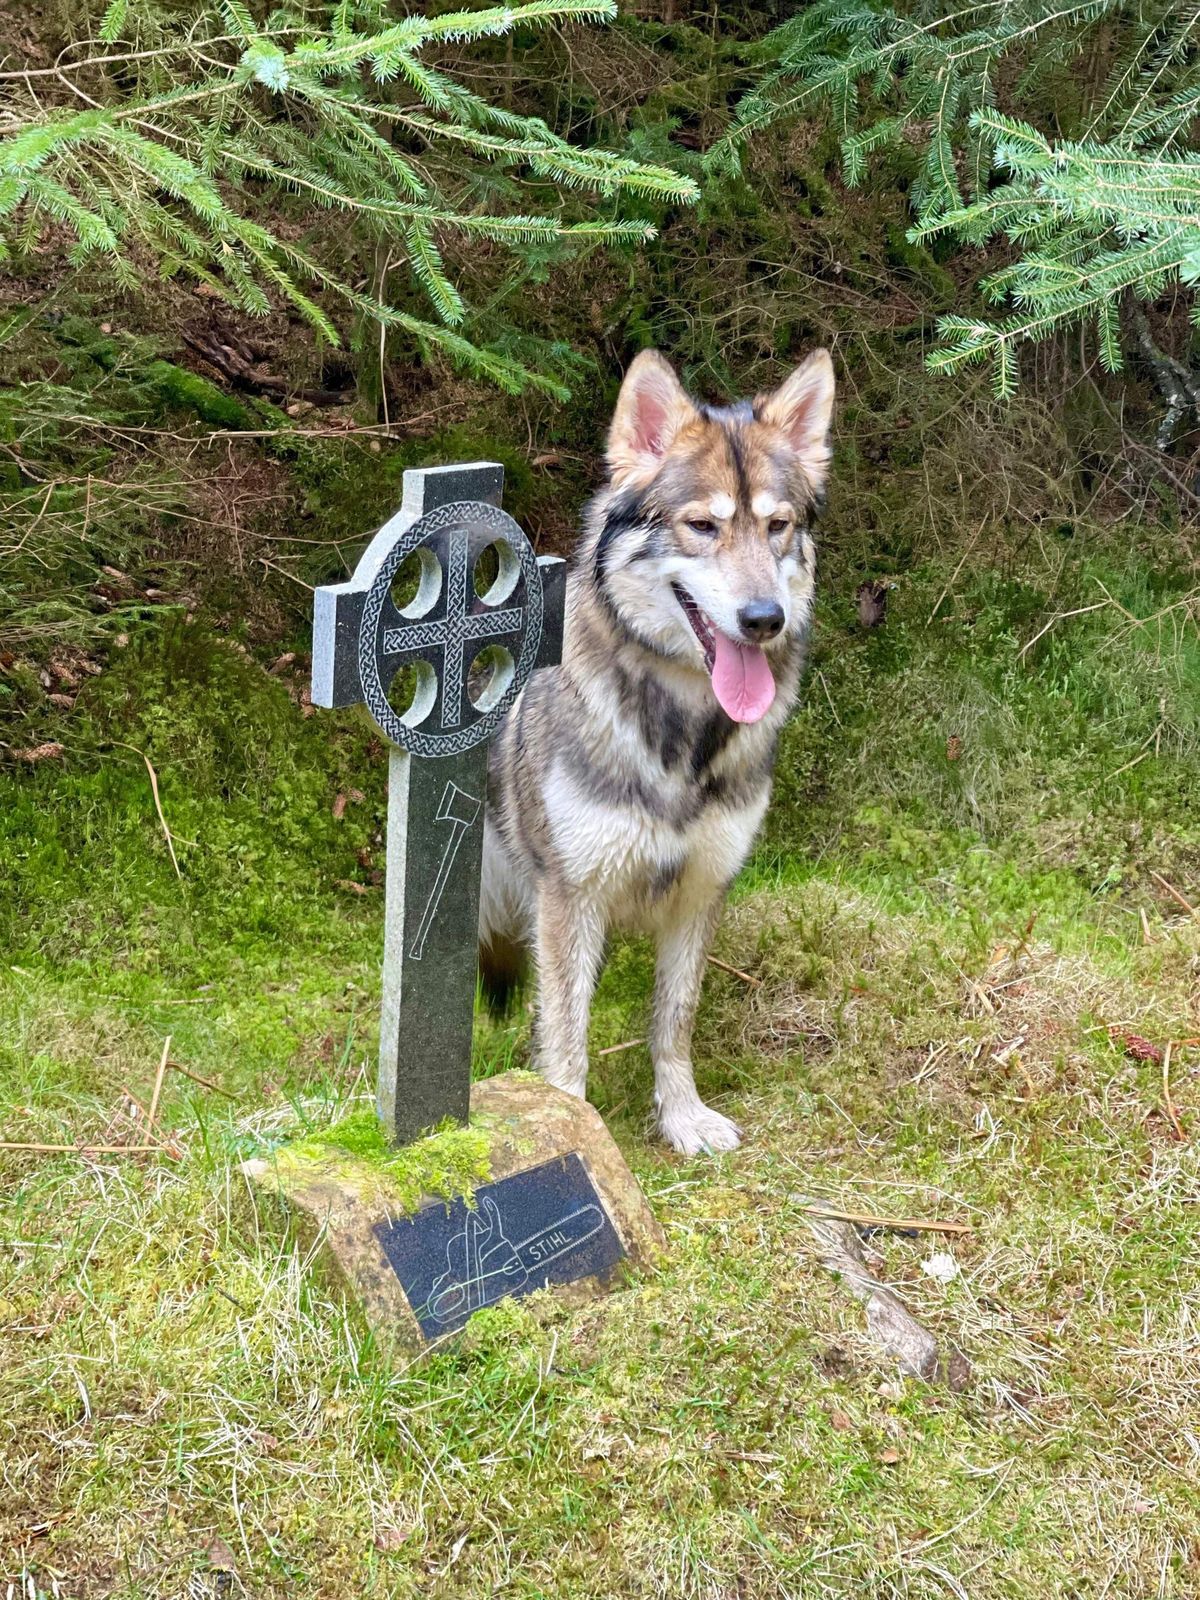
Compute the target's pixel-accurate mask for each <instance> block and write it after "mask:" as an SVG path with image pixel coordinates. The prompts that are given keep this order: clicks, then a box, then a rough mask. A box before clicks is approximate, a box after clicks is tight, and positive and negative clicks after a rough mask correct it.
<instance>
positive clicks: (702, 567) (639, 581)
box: [480, 350, 833, 1154]
mask: <svg viewBox="0 0 1200 1600" xmlns="http://www.w3.org/2000/svg"><path fill="white" fill-rule="evenodd" d="M832 402H833V368H832V363H831V362H830V359H829V356H828V354H827V353H826V352H825V351H823V350H821V351H817V352H815V353H814V354H813V355H811V356H809V358H808V359H807V361H805V362H804V363H803V365H801V366H800V367H798V368H797V369H796V370H795V371H794V372H793V373H792V375H791V376H790V377H789V378H788V379H787V381H786V382H785V383H784V384H783V385H782V386H781V387H780V388H779V389H778V390H776V391H774V392H773V393H772V394H769V395H762V396H759V397H758V399H756V400H755V401H753V402H742V403H740V404H738V405H735V406H730V407H721V408H714V407H708V406H705V405H702V404H700V403H699V402H696V401H694V400H692V399H691V398H690V397H689V396H688V395H687V394H686V393H685V391H684V390H683V388H682V387H681V386H680V384H679V382H678V380H677V379H676V377H675V375H674V373H673V371H672V370H671V368H670V366H669V365H668V364H667V362H666V361H665V360H664V359H663V358H662V357H661V356H660V355H658V354H657V352H654V351H644V352H643V353H642V354H641V355H640V356H638V357H637V359H636V360H635V361H634V363H633V365H632V366H631V368H630V370H629V373H628V375H627V376H626V379H625V382H624V384H623V386H622V389H621V394H620V398H619V400H618V403H617V409H616V412H615V415H614V418H613V422H612V427H611V431H610V434H609V440H608V465H609V480H608V482H607V484H606V485H605V487H604V488H603V489H602V490H601V492H600V493H599V494H598V495H597V497H596V498H595V500H594V501H593V502H592V504H591V506H590V508H589V510H588V513H587V519H586V527H585V532H584V536H583V539H582V540H581V542H580V545H579V547H578V549H577V551H576V553H575V556H574V558H573V564H572V570H571V575H570V578H569V580H568V591H567V623H566V642H565V647H564V652H563V662H562V665H561V666H560V667H556V668H553V669H547V670H544V671H542V672H538V673H536V674H535V675H534V677H533V678H532V679H531V680H530V682H529V683H528V685H527V686H526V688H525V690H524V692H523V693H522V695H521V696H520V698H519V699H518V700H517V702H516V703H515V705H514V706H513V709H512V711H511V712H510V713H509V714H508V716H507V718H506V719H505V722H504V724H503V726H502V728H501V731H500V733H499V734H498V736H497V738H496V741H495V744H494V746H493V751H492V757H491V770H490V777H489V797H490V803H489V809H488V822H487V835H486V842H485V847H484V869H483V895H482V902H481V912H480V935H481V949H482V960H483V965H484V970H485V974H486V973H487V971H488V970H489V968H492V969H495V968H503V967H504V965H505V963H506V961H507V960H508V958H509V957H510V955H511V953H512V951H513V949H514V948H515V947H518V946H520V945H528V946H530V947H531V948H532V951H533V955H534V961H535V966H536V971H537V980H538V1015H537V1023H536V1029H535V1054H536V1061H537V1065H538V1066H539V1067H540V1069H541V1071H542V1072H543V1073H544V1074H545V1076H546V1077H547V1078H548V1079H549V1081H550V1082H551V1083H554V1084H557V1085H558V1086H559V1087H560V1088H563V1089H567V1090H569V1091H570V1092H571V1093H572V1094H577V1095H580V1096H582V1095H584V1094H585V1092H586V1086H587V1071H588V1062H587V1028H588V1013H589V1009H590V1005H591V999H592V992H593V989H594V986H595V983H596V979H597V976H598V974H599V969H600V965H601V962H602V959H603V953H604V946H605V939H606V936H607V934H608V932H609V930H610V929H613V928H616V927H622V928H629V929H636V930H640V931H644V932H648V933H651V934H653V935H654V936H655V938H656V940H657V945H658V964H657V977H656V983H655V996H654V1021H653V1032H652V1039H651V1048H652V1054H653V1059H654V1071H655V1102H656V1105H657V1109H658V1119H659V1126H660V1128H661V1130H662V1134H663V1137H664V1138H665V1139H666V1140H667V1142H668V1143H669V1144H671V1145H672V1146H673V1147H674V1148H675V1149H676V1150H680V1151H683V1152H686V1153H689V1154H690V1153H695V1152H696V1151H698V1150H701V1149H710V1150H729V1149H732V1148H733V1147H734V1146H736V1144H737V1143H738V1135H739V1130H738V1128H737V1127H736V1126H735V1125H734V1124H733V1123H732V1122H731V1121H730V1120H729V1119H728V1118H727V1117H724V1116H722V1115H721V1114H720V1113H719V1112H717V1111H714V1110H712V1109H710V1108H709V1107H708V1106H706V1105H705V1104H704V1103H703V1101H702V1100H701V1099H700V1097H699V1095H698V1094H697V1092H696V1086H695V1081H694V1078H693V1075H692V1065H691V1036H692V1024H693V1020H694V1017H695V1013H696V1005H697V1001H698V999H699V994H700V985H701V980H702V978H703V974H704V963H705V958H706V955H707V952H708V949H709V944H710V941H711V939H712V936H713V933H714V931H715V929H716V925H717V922H718V920H719V917H720V913H721V908H722V905H723V902H724V898H725V894H726V891H727V890H728V888H729V885H730V883H731V882H732V880H733V878H734V877H735V876H736V874H737V872H738V870H739V869H740V868H741V866H742V864H743V862H744V861H745V859H746V857H747V854H748V853H749V850H750V848H751V845H752V843H753V841H754V837H755V835H756V833H757V832H758V829H759V825H760V824H761V822H762V818H763V813H764V812H765V810H766V807H767V800H768V797H769V794H770V787H771V775H772V769H773V765H774V759H775V747H776V742H777V739H778V735H779V731H780V728H781V726H782V724H783V722H784V720H785V718H786V717H787V715H788V712H789V710H790V709H791V706H792V704H793V702H794V700H795V696H796V691H797V686H798V683H799V679H800V671H801V665H802V658H803V652H804V643H805V637H806V634H807V631H808V624H809V615H810V610H811V605H812V597H813V580H814V567H815V553H814V550H813V544H812V539H811V537H810V535H809V531H808V519H809V515H810V513H811V511H812V508H813V506H814V505H815V503H816V502H817V500H818V498H819V497H820V495H821V492H822V489H823V485H824V479H825V471H826V463H827V460H828V454H829V451H828V443H827V440H828V430H829V420H830V412H831V408H832ZM681 591H682V594H683V595H686V596H688V597H689V598H690V600H691V601H692V602H694V606H695V607H696V608H698V609H699V610H700V611H701V612H702V613H703V614H704V620H705V622H706V623H707V624H709V625H712V626H715V627H717V628H720V629H721V630H722V631H723V632H724V633H726V634H727V635H728V636H729V637H730V638H731V639H734V640H744V641H747V642H749V640H750V637H751V636H750V634H749V633H748V632H747V631H746V628H745V627H744V626H743V621H742V620H741V619H742V618H745V617H749V616H751V614H752V613H754V612H755V607H757V608H758V610H759V611H762V610H764V609H767V610H770V609H771V607H774V608H775V609H774V611H773V612H772V616H773V619H774V621H773V623H772V625H775V624H776V623H779V616H778V613H779V612H781V613H782V622H781V624H780V625H779V631H778V633H777V635H776V636H775V637H773V638H766V637H765V636H764V635H763V634H761V633H759V634H756V635H755V636H754V637H755V639H756V640H757V641H758V642H760V643H761V644H762V647H763V648H764V649H765V651H766V653H767V658H768V660H769V662H770V666H771V670H772V674H773V676H774V679H775V682H776V695H775V700H774V703H773V704H772V705H771V707H770V709H769V710H768V711H767V713H766V715H765V716H763V717H762V719H761V720H760V721H757V722H753V723H742V722H736V721H733V720H731V718H730V717H729V716H728V715H726V713H725V712H724V711H723V710H722V709H721V707H720V705H718V703H717V700H716V698H715V695H714V691H713V686H712V683H711V681H710V676H709V671H708V668H707V666H706V660H705V648H704V644H703V642H702V637H701V635H700V634H699V633H698V632H697V628H696V626H695V625H693V623H692V621H691V620H690V619H689V615H688V613H687V612H686V611H685V609H684V605H683V603H682V598H681ZM768 602H769V604H768ZM739 613H740V614H741V615H740V616H739Z"/></svg>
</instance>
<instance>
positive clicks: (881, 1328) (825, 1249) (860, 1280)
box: [808, 1210, 971, 1389]
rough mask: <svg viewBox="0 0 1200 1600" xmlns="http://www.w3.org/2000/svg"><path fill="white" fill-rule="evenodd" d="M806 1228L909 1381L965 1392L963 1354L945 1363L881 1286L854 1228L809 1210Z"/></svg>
mask: <svg viewBox="0 0 1200 1600" xmlns="http://www.w3.org/2000/svg"><path fill="white" fill-rule="evenodd" d="M808 1225H809V1227H810V1228H811V1229H812V1231H813V1233H814V1234H815V1235H816V1240H817V1245H818V1248H819V1250H820V1254H821V1261H822V1263H823V1264H824V1265H825V1266H826V1267H828V1268H829V1270H830V1272H835V1273H837V1275H838V1276H839V1277H840V1278H841V1279H842V1280H843V1282H844V1283H845V1284H846V1286H847V1288H848V1289H849V1290H850V1293H851V1294H852V1295H853V1296H854V1298H855V1299H856V1300H858V1301H861V1303H862V1304H863V1305H864V1306H865V1307H866V1312H867V1331H868V1332H869V1333H870V1335H871V1337H872V1338H873V1339H874V1340H875V1341H876V1342H877V1343H878V1344H879V1345H880V1347H881V1348H882V1349H883V1351H884V1352H885V1353H886V1354H887V1355H889V1356H891V1357H893V1358H894V1359H895V1360H896V1361H898V1362H899V1364H900V1373H901V1376H902V1377H905V1378H922V1379H924V1380H925V1381H926V1382H927V1383H928V1382H933V1381H935V1380H936V1379H938V1378H939V1377H940V1378H944V1380H945V1382H946V1383H947V1384H949V1386H950V1388H952V1389H963V1388H965V1387H966V1385H967V1382H968V1380H969V1378H970V1376H971V1364H970V1362H969V1361H968V1360H967V1358H966V1357H965V1356H964V1355H963V1354H962V1353H961V1351H959V1350H956V1349H954V1347H953V1346H949V1347H948V1348H947V1350H946V1354H945V1358H944V1359H943V1356H942V1351H941V1349H940V1347H939V1345H938V1341H937V1340H936V1338H934V1336H933V1334H932V1333H930V1331H929V1329H928V1328H926V1327H924V1326H923V1325H922V1324H921V1323H919V1322H918V1321H917V1319H916V1317H914V1316H913V1314H912V1312H911V1311H910V1310H909V1309H908V1307H907V1306H906V1305H905V1304H904V1302H903V1300H901V1298H900V1296H899V1295H898V1294H897V1293H896V1291H895V1290H894V1289H890V1288H889V1287H888V1286H887V1284H885V1283H880V1281H879V1279H878V1278H876V1277H875V1276H874V1274H873V1273H872V1272H871V1270H870V1268H869V1267H868V1266H867V1258H866V1255H865V1254H864V1252H863V1247H862V1242H861V1240H860V1239H859V1237H858V1234H857V1233H856V1232H855V1231H854V1225H853V1224H852V1223H850V1222H844V1221H842V1220H841V1219H840V1218H835V1217H828V1216H824V1217H823V1216H820V1215H818V1214H817V1213H815V1212H813V1211H811V1210H810V1211H809V1217H808Z"/></svg>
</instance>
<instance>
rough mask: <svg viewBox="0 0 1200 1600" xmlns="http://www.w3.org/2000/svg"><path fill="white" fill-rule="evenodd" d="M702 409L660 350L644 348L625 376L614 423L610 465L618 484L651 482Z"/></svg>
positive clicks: (609, 434) (610, 432)
mask: <svg viewBox="0 0 1200 1600" xmlns="http://www.w3.org/2000/svg"><path fill="white" fill-rule="evenodd" d="M696 414H697V413H696V408H695V406H694V405H693V404H692V402H691V401H690V400H689V399H688V396H687V393H686V391H685V390H684V387H683V385H682V384H681V383H680V381H679V379H678V378H677V377H676V376H675V373H674V371H673V370H672V368H671V365H670V363H669V362H668V361H667V360H666V359H665V357H663V356H661V355H659V353H658V351H657V350H643V351H641V353H640V354H639V355H637V356H635V357H634V360H633V364H632V365H631V366H630V368H629V371H628V372H627V373H626V374H625V382H624V383H623V384H622V385H621V393H620V394H619V395H618V396H617V408H616V410H615V411H614V412H613V419H612V426H611V427H610V428H609V430H608V465H609V470H610V472H611V473H612V476H613V481H614V482H616V483H622V484H628V483H639V482H640V483H648V482H649V481H650V479H651V478H652V477H653V476H654V474H655V473H656V472H657V471H658V468H659V465H660V463H661V462H662V458H663V456H664V455H665V454H666V453H667V451H668V450H669V449H670V446H671V441H672V440H673V439H674V437H675V435H676V434H677V433H678V432H679V430H680V428H681V427H682V426H683V424H684V423H685V422H687V421H689V420H690V419H691V418H693V417H695V416H696Z"/></svg>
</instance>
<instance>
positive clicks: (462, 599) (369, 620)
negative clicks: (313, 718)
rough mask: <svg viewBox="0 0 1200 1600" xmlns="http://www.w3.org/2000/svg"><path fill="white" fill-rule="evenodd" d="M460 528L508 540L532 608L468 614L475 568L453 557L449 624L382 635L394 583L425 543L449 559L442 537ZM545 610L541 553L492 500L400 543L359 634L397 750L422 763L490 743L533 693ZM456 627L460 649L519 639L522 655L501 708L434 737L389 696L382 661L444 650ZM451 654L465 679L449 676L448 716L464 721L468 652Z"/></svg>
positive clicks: (432, 519)
mask: <svg viewBox="0 0 1200 1600" xmlns="http://www.w3.org/2000/svg"><path fill="white" fill-rule="evenodd" d="M454 529H465V530H468V531H470V530H482V531H483V532H485V533H486V534H487V536H488V542H489V543H490V542H491V541H492V540H495V539H503V540H504V541H505V542H506V543H507V544H508V545H509V546H510V547H511V549H512V551H513V554H514V555H515V556H516V558H517V562H518V565H519V566H520V569H521V577H522V579H523V580H524V588H525V604H524V606H523V607H520V608H518V607H508V608H507V609H505V610H500V609H496V610H494V611H482V612H473V613H469V614H468V613H467V610H466V605H467V598H468V596H467V581H468V567H469V561H468V560H467V559H466V557H465V556H464V558H463V560H461V561H457V560H455V559H453V558H451V559H450V560H449V561H444V563H443V564H444V567H445V569H446V617H445V620H444V621H442V620H438V621H434V622H429V623H422V622H420V621H417V622H414V623H412V624H411V625H410V626H408V627H405V628H402V629H400V628H387V629H384V628H381V619H382V616H383V608H384V603H385V602H386V601H387V599H388V596H389V593H390V591H391V586H392V579H393V578H394V577H395V576H396V573H397V571H398V570H399V568H400V564H401V562H402V561H404V560H405V558H406V557H407V556H409V555H411V554H412V552H413V551H414V550H417V549H419V548H420V547H421V546H422V545H424V544H431V545H433V547H434V549H435V550H436V551H437V553H438V554H439V556H443V557H444V556H445V555H446V554H447V553H448V552H447V551H446V550H445V549H444V548H443V546H444V545H446V544H449V543H450V542H451V541H449V540H442V539H440V538H439V535H441V534H445V533H449V532H450V531H452V530H454ZM463 547H464V550H465V549H466V548H467V541H465V540H464V541H463ZM542 608H543V595H542V574H541V570H540V568H539V567H538V564H537V557H536V556H535V555H534V552H533V546H532V545H531V544H530V543H529V540H528V539H527V538H526V537H525V534H524V531H523V530H522V529H521V527H520V526H519V525H518V524H517V523H515V522H514V521H513V519H512V518H511V517H510V516H509V515H508V513H507V512H505V511H501V510H500V508H499V507H498V506H492V505H488V504H487V503H486V502H485V501H473V500H467V501H456V502H455V503H454V504H453V505H446V506H438V507H437V509H436V510H434V511H430V512H428V513H427V514H426V515H425V516H423V517H421V518H420V519H419V520H418V521H417V522H414V523H413V525H412V527H411V528H409V530H408V532H407V533H404V534H401V536H400V538H399V539H397V541H396V543H395V544H394V545H393V546H392V549H391V550H390V551H389V553H388V555H387V557H386V559H385V560H384V561H383V563H382V564H381V566H380V568H379V571H378V572H377V573H376V574H375V578H374V581H373V582H372V584H371V587H370V589H369V590H368V591H367V597H366V601H365V602H364V605H363V614H362V624H361V626H360V628H359V634H358V667H359V679H360V681H361V683H362V688H363V699H364V700H365V702H366V706H367V710H368V711H369V712H370V713H371V715H372V716H373V717H374V719H375V721H376V722H377V723H378V725H379V728H380V730H381V731H382V732H383V733H384V734H385V735H386V736H387V737H388V738H389V739H390V740H391V741H392V743H393V744H398V745H400V747H401V748H402V749H404V750H409V751H411V752H412V754H413V755H418V756H451V755H460V754H461V753H462V752H463V751H464V750H470V749H471V748H472V746H474V745H477V744H481V743H482V742H483V741H484V740H485V739H490V738H491V736H492V734H493V733H494V732H495V730H496V727H497V724H498V723H499V722H500V719H501V718H502V717H503V716H504V713H505V712H506V711H507V710H508V708H509V706H511V705H512V703H513V701H514V700H515V699H516V697H517V695H518V694H520V692H521V690H522V689H523V688H524V687H525V684H526V683H527V682H528V680H529V675H530V673H531V672H532V671H533V668H534V663H535V662H536V661H537V656H538V649H539V647H540V645H541V640H542ZM522 621H523V624H524V625H523V626H522ZM456 622H457V626H458V628H459V630H460V631H459V642H460V643H466V642H467V640H474V639H481V638H487V637H492V638H495V637H498V636H499V635H502V634H514V633H519V635H520V648H519V650H514V652H513V659H514V671H513V675H512V681H511V682H510V683H509V685H508V687H507V689H506V690H505V692H504V694H503V695H502V696H501V697H500V699H499V700H498V701H497V702H496V704H495V705H494V706H492V707H491V709H490V710H488V711H484V712H481V713H480V714H479V715H478V716H477V717H476V718H475V719H474V720H473V721H470V722H465V723H463V724H462V725H461V726H459V727H452V728H449V729H447V730H446V731H445V732H441V733H438V732H431V731H429V730H427V729H425V728H422V727H410V726H409V724H408V723H406V722H404V721H403V720H402V718H401V717H399V716H398V715H397V714H396V712H395V711H394V710H393V709H392V707H391V705H390V704H389V703H388V698H387V691H386V689H385V687H384V684H383V678H382V675H381V672H380V656H381V654H383V655H395V654H398V653H399V650H400V649H414V650H415V649H421V648H427V647H429V646H434V645H439V644H442V643H443V642H445V640H446V639H447V637H448V633H449V630H451V629H452V628H454V627H455V624H456ZM446 653H447V656H448V657H449V658H450V659H451V661H452V662H453V663H454V664H455V665H456V666H457V673H456V672H455V671H454V668H453V667H452V669H451V673H450V674H449V675H448V676H449V678H451V679H453V680H454V681H453V682H450V681H447V678H446V677H444V678H443V681H442V685H441V689H442V703H443V708H444V709H443V717H445V715H446V711H445V708H446V707H451V708H452V712H451V714H452V715H454V716H457V715H458V707H459V704H460V701H461V698H462V680H461V669H462V651H461V649H459V650H451V651H447V652H446ZM451 694H453V699H451Z"/></svg>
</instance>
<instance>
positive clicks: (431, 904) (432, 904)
mask: <svg viewBox="0 0 1200 1600" xmlns="http://www.w3.org/2000/svg"><path fill="white" fill-rule="evenodd" d="M479 804H480V803H479V801H478V800H476V798H475V796H474V795H471V794H468V793H467V791H466V790H465V789H460V788H459V787H458V785H457V784H456V783H455V782H454V780H453V779H451V780H450V782H449V783H447V785H446V787H445V788H444V789H443V790H442V798H441V800H440V801H439V802H438V808H437V816H436V818H435V821H437V822H448V823H449V824H450V837H449V838H448V839H447V840H446V848H445V849H444V850H443V851H442V859H441V861H440V862H439V863H438V869H437V877H436V878H435V879H434V880H433V888H432V889H430V891H429V899H428V900H427V901H426V902H425V910H424V911H423V912H422V913H421V921H420V923H419V925H418V927H417V931H416V933H415V934H414V936H413V942H412V946H411V947H410V949H409V952H408V953H409V955H410V956H411V957H412V959H413V960H414V961H420V959H421V957H422V956H423V955H424V954H425V941H426V939H428V937H429V930H430V929H431V928H432V927H433V919H434V918H435V917H436V916H437V913H438V907H439V906H440V905H441V902H442V895H443V893H444V892H445V888H446V883H447V881H448V880H449V877H450V871H451V868H452V867H453V866H454V858H455V856H456V855H457V854H458V847H459V845H460V844H461V843H462V838H463V834H464V833H466V831H467V829H468V828H470V827H473V826H474V823H475V819H476V817H478V815H479Z"/></svg>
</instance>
